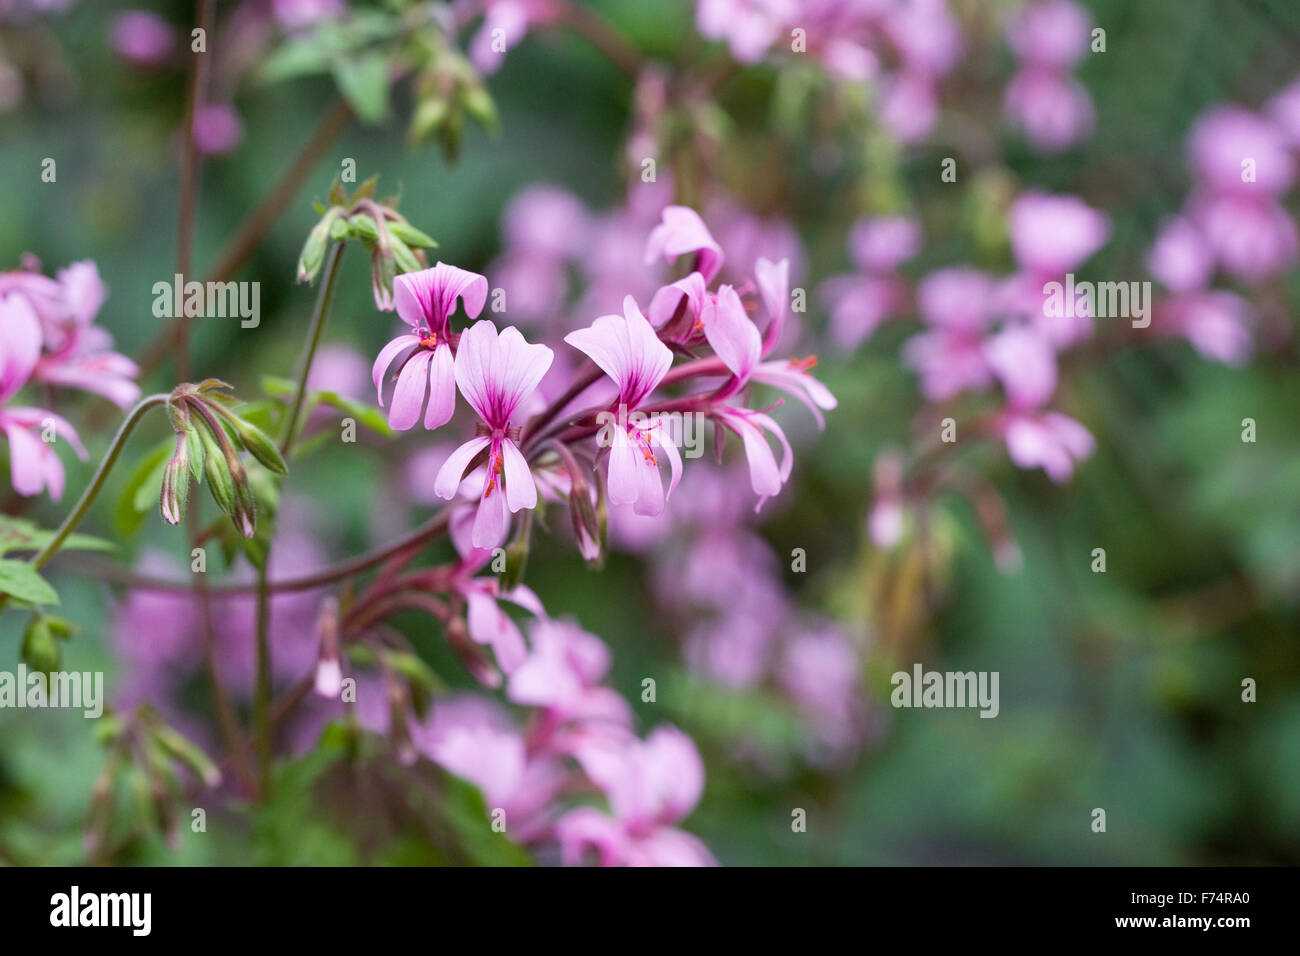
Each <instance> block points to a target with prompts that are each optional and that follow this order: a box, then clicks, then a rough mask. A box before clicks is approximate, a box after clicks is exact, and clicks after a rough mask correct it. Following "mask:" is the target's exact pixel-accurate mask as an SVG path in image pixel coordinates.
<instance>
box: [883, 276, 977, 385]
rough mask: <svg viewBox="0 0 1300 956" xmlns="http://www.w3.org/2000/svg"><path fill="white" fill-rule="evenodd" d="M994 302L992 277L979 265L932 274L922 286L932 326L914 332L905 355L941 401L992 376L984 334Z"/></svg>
mask: <svg viewBox="0 0 1300 956" xmlns="http://www.w3.org/2000/svg"><path fill="white" fill-rule="evenodd" d="M994 302H995V290H994V285H993V280H992V279H990V278H989V277H988V276H987V275H986V274H984V273H983V272H980V271H979V270H978V269H968V268H962V267H953V268H948V269H940V270H938V271H936V272H932V273H930V274H929V275H928V276H926V277H925V278H924V279H922V280H921V283H920V285H919V286H918V287H917V308H918V309H919V311H920V313H921V318H922V319H924V320H925V322H926V323H927V324H928V325H930V326H932V328H931V329H930V331H927V332H922V333H921V334H920V335H916V336H913V337H912V338H911V339H909V340H908V341H907V343H906V345H905V346H904V347H903V359H904V361H906V362H907V364H908V365H910V366H911V367H912V368H914V369H915V370H916V372H917V374H918V375H920V377H921V391H922V392H923V393H924V394H925V396H926V398H928V399H930V400H931V401H936V402H942V401H946V400H947V399H949V398H952V397H953V396H954V395H957V394H958V393H960V392H962V391H965V390H966V389H978V388H984V387H986V386H988V385H989V384H990V383H991V382H992V381H993V375H992V370H991V369H990V368H989V364H988V358H987V356H986V355H985V353H984V336H985V330H986V329H987V327H988V323H989V321H990V319H991V318H992V313H993V308H994Z"/></svg>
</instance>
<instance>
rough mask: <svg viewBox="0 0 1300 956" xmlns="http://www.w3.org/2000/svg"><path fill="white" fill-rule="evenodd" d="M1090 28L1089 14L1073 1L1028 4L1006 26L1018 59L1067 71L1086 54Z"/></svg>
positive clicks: (1058, 0) (1061, 0) (1010, 43)
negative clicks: (1067, 68) (1066, 69)
mask: <svg viewBox="0 0 1300 956" xmlns="http://www.w3.org/2000/svg"><path fill="white" fill-rule="evenodd" d="M1089 27H1090V20H1089V17H1088V14H1087V12H1086V11H1085V10H1084V8H1083V7H1081V6H1079V4H1077V3H1072V2H1070V0H1048V2H1046V3H1029V4H1027V5H1026V6H1025V7H1024V8H1023V9H1021V10H1020V11H1019V12H1018V14H1017V15H1016V16H1015V17H1014V18H1012V20H1011V21H1010V22H1009V23H1008V24H1007V29H1006V37H1007V44H1008V45H1009V46H1010V47H1011V49H1012V51H1013V52H1014V53H1015V54H1016V58H1017V59H1019V60H1022V61H1024V62H1027V63H1034V64H1037V65H1040V66H1051V67H1056V68H1059V69H1064V68H1066V67H1070V66H1073V65H1074V64H1075V63H1076V62H1078V60H1079V58H1080V57H1081V56H1083V54H1084V53H1085V52H1086V51H1087V49H1088V34H1089Z"/></svg>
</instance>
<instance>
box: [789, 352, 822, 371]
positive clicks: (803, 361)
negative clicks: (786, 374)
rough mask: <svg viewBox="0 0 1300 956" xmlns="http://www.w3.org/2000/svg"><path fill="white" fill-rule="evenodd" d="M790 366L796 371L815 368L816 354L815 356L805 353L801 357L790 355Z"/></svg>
mask: <svg viewBox="0 0 1300 956" xmlns="http://www.w3.org/2000/svg"><path fill="white" fill-rule="evenodd" d="M790 367H791V368H792V369H795V370H796V371H799V372H806V371H808V370H809V369H810V368H816V367H817V356H815V355H805V356H804V357H803V358H794V357H791V359H790Z"/></svg>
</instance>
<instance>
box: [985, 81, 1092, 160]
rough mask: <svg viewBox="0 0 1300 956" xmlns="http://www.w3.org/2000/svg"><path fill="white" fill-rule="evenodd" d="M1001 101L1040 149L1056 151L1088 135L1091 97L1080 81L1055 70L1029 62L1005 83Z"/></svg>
mask: <svg viewBox="0 0 1300 956" xmlns="http://www.w3.org/2000/svg"><path fill="white" fill-rule="evenodd" d="M1003 104H1004V107H1005V109H1006V112H1007V116H1008V117H1009V118H1010V119H1011V121H1012V122H1013V123H1015V124H1016V125H1017V126H1019V127H1021V128H1022V129H1023V130H1024V132H1025V136H1026V138H1027V139H1028V140H1029V143H1030V145H1031V146H1033V147H1034V148H1035V149H1037V150H1038V151H1039V152H1040V153H1046V154H1049V155H1050V154H1054V153H1060V152H1063V151H1064V150H1066V149H1068V148H1069V147H1071V146H1073V145H1074V144H1075V143H1078V142H1081V141H1082V140H1085V139H1087V138H1088V137H1089V136H1090V135H1092V129H1093V124H1094V122H1095V119H1094V113H1093V107H1092V98H1091V97H1090V96H1089V95H1088V91H1087V90H1086V89H1084V87H1083V84H1081V83H1080V82H1079V81H1078V80H1076V79H1074V78H1073V77H1071V76H1069V75H1063V74H1061V73H1058V72H1056V71H1055V70H1050V69H1043V68H1041V67H1037V66H1029V67H1026V68H1024V69H1022V70H1021V71H1020V72H1018V73H1017V74H1016V75H1015V76H1014V77H1012V79H1011V82H1010V83H1008V84H1007V88H1006V92H1005V93H1004V98H1003Z"/></svg>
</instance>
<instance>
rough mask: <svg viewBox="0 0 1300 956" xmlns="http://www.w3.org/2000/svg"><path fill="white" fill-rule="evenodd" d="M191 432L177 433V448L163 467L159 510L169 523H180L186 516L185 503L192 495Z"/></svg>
mask: <svg viewBox="0 0 1300 956" xmlns="http://www.w3.org/2000/svg"><path fill="white" fill-rule="evenodd" d="M190 477H191V466H190V433H189V432H188V431H186V432H182V433H178V434H177V435H176V450H175V451H174V452H173V453H172V457H171V459H170V460H169V461H168V462H167V466H166V467H165V468H164V469H163V480H162V493H161V494H160V495H159V503H158V506H159V510H160V511H161V512H162V517H163V520H164V521H166V522H167V523H168V524H180V523H181V521H182V520H184V518H185V505H186V504H187V503H188V501H189V497H190Z"/></svg>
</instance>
